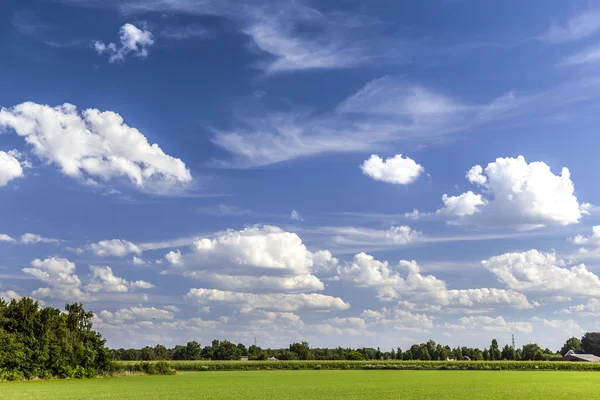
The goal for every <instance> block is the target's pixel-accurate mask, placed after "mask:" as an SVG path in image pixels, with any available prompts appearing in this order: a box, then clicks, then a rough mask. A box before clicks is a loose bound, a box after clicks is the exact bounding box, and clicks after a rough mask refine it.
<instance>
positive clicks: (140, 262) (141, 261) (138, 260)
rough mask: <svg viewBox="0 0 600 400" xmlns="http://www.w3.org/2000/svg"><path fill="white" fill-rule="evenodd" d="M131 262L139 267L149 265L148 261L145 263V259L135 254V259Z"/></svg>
mask: <svg viewBox="0 0 600 400" xmlns="http://www.w3.org/2000/svg"><path fill="white" fill-rule="evenodd" d="M131 262H132V263H133V265H137V266H144V265H148V263H147V262H146V261H144V259H142V258H140V257H138V256H136V255H135V254H134V255H133V259H132V260H131Z"/></svg>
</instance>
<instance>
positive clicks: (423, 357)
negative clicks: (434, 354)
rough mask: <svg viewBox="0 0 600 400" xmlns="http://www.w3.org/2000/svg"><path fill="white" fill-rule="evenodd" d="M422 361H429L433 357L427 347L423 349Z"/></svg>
mask: <svg viewBox="0 0 600 400" xmlns="http://www.w3.org/2000/svg"><path fill="white" fill-rule="evenodd" d="M420 359H421V360H424V361H428V360H431V355H430V354H429V350H427V346H422V347H421V357H420Z"/></svg>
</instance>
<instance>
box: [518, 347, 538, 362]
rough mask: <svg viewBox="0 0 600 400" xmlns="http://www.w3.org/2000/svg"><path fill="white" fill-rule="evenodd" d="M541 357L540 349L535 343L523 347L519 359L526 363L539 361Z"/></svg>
mask: <svg viewBox="0 0 600 400" xmlns="http://www.w3.org/2000/svg"><path fill="white" fill-rule="evenodd" d="M542 355H543V352H542V349H541V348H540V346H539V345H538V344H537V343H529V344H526V345H523V349H522V350H521V359H522V360H526V361H532V360H541V359H542Z"/></svg>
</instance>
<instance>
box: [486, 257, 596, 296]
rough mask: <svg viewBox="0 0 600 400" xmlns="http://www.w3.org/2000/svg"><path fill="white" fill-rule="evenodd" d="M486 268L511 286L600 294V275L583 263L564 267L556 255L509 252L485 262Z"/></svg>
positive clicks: (522, 289) (519, 288) (515, 287)
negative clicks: (599, 276)
mask: <svg viewBox="0 0 600 400" xmlns="http://www.w3.org/2000/svg"><path fill="white" fill-rule="evenodd" d="M482 264H483V266H484V267H485V268H487V269H488V270H489V271H491V272H492V273H493V274H494V275H496V278H498V280H499V281H500V282H502V283H505V284H506V285H507V286H508V287H509V288H511V289H514V290H521V291H532V292H557V293H562V294H570V295H575V296H600V278H598V276H597V275H595V274H594V273H593V272H591V271H589V270H588V269H587V268H586V266H585V265H584V264H580V265H578V266H574V267H571V268H563V267H561V266H560V265H561V264H562V261H561V260H558V259H557V257H556V254H553V253H542V252H539V251H537V250H529V251H527V252H523V253H506V254H502V255H500V256H496V257H492V258H490V259H488V260H484V261H482Z"/></svg>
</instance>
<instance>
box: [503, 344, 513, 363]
mask: <svg viewBox="0 0 600 400" xmlns="http://www.w3.org/2000/svg"><path fill="white" fill-rule="evenodd" d="M502 359H503V360H514V359H515V349H513V348H512V346H509V345H506V346H504V347H503V348H502Z"/></svg>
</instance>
